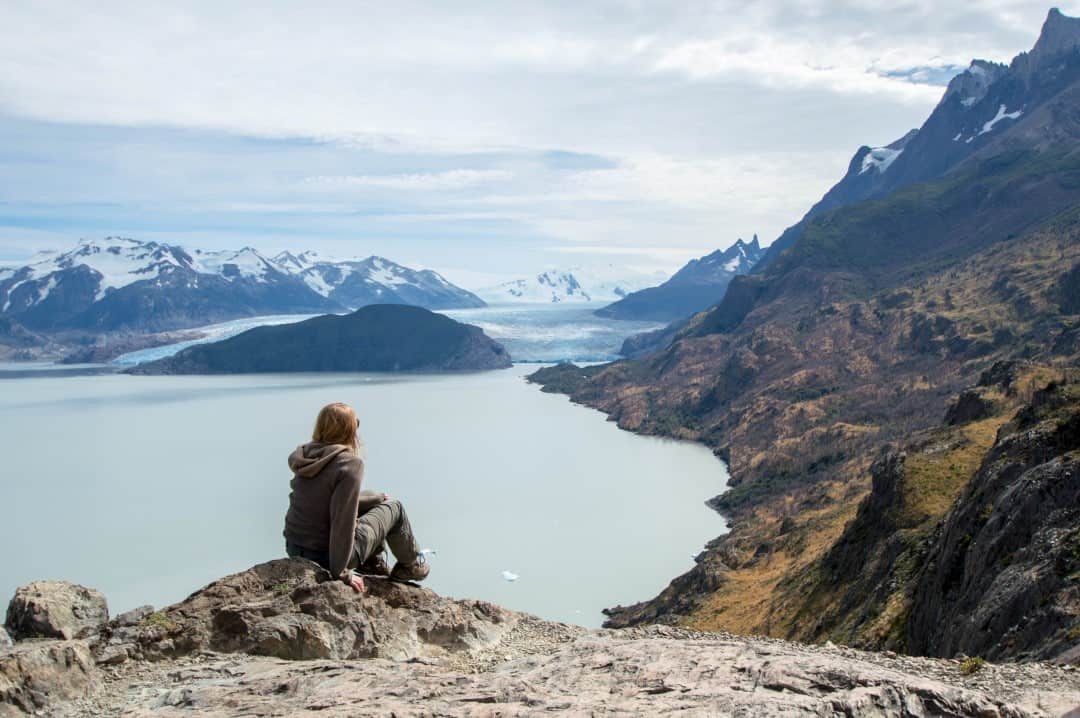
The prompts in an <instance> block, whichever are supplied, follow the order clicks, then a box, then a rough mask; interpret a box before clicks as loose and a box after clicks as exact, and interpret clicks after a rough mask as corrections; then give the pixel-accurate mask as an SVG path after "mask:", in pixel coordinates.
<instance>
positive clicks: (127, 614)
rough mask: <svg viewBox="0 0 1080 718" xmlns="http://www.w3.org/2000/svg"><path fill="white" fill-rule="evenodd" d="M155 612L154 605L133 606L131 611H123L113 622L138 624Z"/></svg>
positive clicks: (128, 624) (116, 623)
mask: <svg viewBox="0 0 1080 718" xmlns="http://www.w3.org/2000/svg"><path fill="white" fill-rule="evenodd" d="M153 613H154V607H153V606H139V607H138V608H133V609H131V610H130V611H124V612H123V613H121V614H120V615H119V616H117V617H116V618H114V619H113V624H114V625H116V626H137V625H139V622H140V621H142V620H143V619H144V618H147V617H149V616H151V615H153Z"/></svg>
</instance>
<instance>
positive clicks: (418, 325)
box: [128, 304, 510, 374]
mask: <svg viewBox="0 0 1080 718" xmlns="http://www.w3.org/2000/svg"><path fill="white" fill-rule="evenodd" d="M509 366H510V354H509V353H508V352H507V351H506V349H505V348H504V347H503V346H502V345H501V344H499V343H498V342H496V341H495V340H493V339H491V338H490V337H488V336H487V335H486V334H484V332H483V330H481V329H480V328H479V327H475V326H472V325H470V324H462V323H461V322H457V321H454V320H453V319H450V318H449V317H446V316H443V315H442V314H436V313H434V312H430V311H428V310H426V309H422V308H420V307H413V306H406V305H403V304H373V305H370V306H367V307H362V308H361V309H358V310H357V311H355V312H353V313H351V314H346V315H343V316H339V315H333V314H327V315H323V316H319V317H314V318H312V319H308V320H306V321H302V322H297V323H296V324H286V325H279V326H264V327H256V328H255V329H250V330H248V331H246V332H244V333H243V334H238V335H237V336H235V337H231V338H229V339H225V340H223V341H220V342H215V343H212V344H201V345H198V346H192V347H188V348H187V349H184V350H183V351H181V352H179V353H177V354H176V355H174V356H171V357H166V358H164V359H159V360H157V361H154V362H148V363H146V364H140V365H139V366H136V367H132V368H131V369H129V370H128V373H131V374H256V373H270V372H354V371H375V372H383V371H480V370H484V369H504V368H506V367H509Z"/></svg>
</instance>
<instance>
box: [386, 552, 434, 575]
mask: <svg viewBox="0 0 1080 718" xmlns="http://www.w3.org/2000/svg"><path fill="white" fill-rule="evenodd" d="M429 573H431V567H430V566H428V565H427V559H426V558H424V555H423V554H420V555H419V556H417V557H416V560H415V561H413V562H412V563H402V562H401V561H398V562H397V563H395V564H394V570H393V571H391V572H390V578H391V580H394V581H423V580H424V579H425V578H427V575H428V574H429Z"/></svg>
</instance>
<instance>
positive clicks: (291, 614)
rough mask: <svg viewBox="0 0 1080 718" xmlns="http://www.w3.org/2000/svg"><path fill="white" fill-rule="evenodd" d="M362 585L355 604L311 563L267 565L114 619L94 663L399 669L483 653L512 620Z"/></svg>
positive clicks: (503, 613) (397, 589)
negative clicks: (173, 660) (243, 657)
mask: <svg viewBox="0 0 1080 718" xmlns="http://www.w3.org/2000/svg"><path fill="white" fill-rule="evenodd" d="M366 583H367V589H368V590H367V593H366V594H363V595H357V594H356V593H354V592H353V590H352V589H351V588H349V587H348V586H346V585H345V584H343V583H341V582H340V581H334V580H331V579H330V574H329V573H328V572H327V571H325V570H324V569H322V568H320V567H319V566H318V565H316V564H314V563H312V562H311V561H306V560H303V559H279V560H276V561H270V562H268V563H263V564H259V565H258V566H255V567H253V568H251V569H249V570H247V571H244V572H242V573H237V574H233V575H232V576H227V577H225V578H223V579H221V580H219V581H215V582H214V583H212V584H210V585H209V586H207V587H205V588H203V589H202V590H200V591H197V592H195V593H194V594H192V595H191V596H189V597H188V598H187V599H185V600H184V601H182V602H181V603H178V604H175V605H173V606H170V607H168V608H166V609H163V610H162V611H160V612H157V613H146V612H145V611H142V613H143V614H144V615H142V616H141V617H138V618H137V620H135V621H134V622H133V621H132V620H131V619H132V618H135V617H136V616H137V614H134V613H133V614H132V615H131V616H129V615H128V614H125V615H124V616H122V617H118V619H117V620H115V621H113V622H112V623H110V624H109V625H108V626H107V627H106V628H105V630H104V631H103V632H102V640H101V641H100V642H99V643H98V645H97V646H96V647H95V654H96V655H97V657H98V660H99V661H102V662H107V663H121V662H123V661H125V660H127V659H128V658H150V659H159V658H162V657H168V656H182V655H187V654H190V653H193V652H197V651H205V650H211V651H219V652H224V653H250V654H255V655H264V656H275V657H277V658H285V659H294V660H296V659H314V658H338V659H342V658H369V657H376V656H379V657H386V658H394V659H398V660H405V659H409V658H415V657H418V656H445V655H447V654H449V653H453V652H459V651H471V650H478V649H481V648H483V647H485V646H488V645H493V644H495V643H497V642H498V641H499V639H500V638H501V637H502V636H503V635H504V634H505V633H507V632H508V631H510V630H512V629H513V628H514V626H515V624H516V623H517V622H518V620H519V619H520V614H517V613H514V612H512V611H507V610H505V609H503V608H500V607H498V606H496V605H494V604H492V603H487V602H485V601H469V600H466V601H455V600H452V599H446V598H442V597H441V596H439V595H438V594H436V593H435V592H433V591H431V590H428V589H425V588H420V587H419V586H415V585H411V584H403V583H394V582H391V581H387V580H384V579H379V578H368V579H367V580H366ZM124 624H128V625H124ZM132 624H133V625H132Z"/></svg>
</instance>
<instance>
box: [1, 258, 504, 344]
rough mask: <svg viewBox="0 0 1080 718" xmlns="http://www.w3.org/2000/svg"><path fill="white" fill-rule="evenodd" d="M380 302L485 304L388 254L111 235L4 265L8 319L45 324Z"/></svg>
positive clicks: (180, 319) (147, 322) (200, 320)
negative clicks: (327, 254) (328, 253)
mask: <svg viewBox="0 0 1080 718" xmlns="http://www.w3.org/2000/svg"><path fill="white" fill-rule="evenodd" d="M379 302H390V303H395V302H396V303H405V304H415V305H418V306H430V307H431V308H435V309H446V308H465V307H478V306H484V303H483V301H482V300H480V299H479V298H478V297H476V296H475V295H473V294H472V293H471V292H467V291H465V290H463V289H461V288H459V287H455V286H454V285H452V284H450V282H448V281H446V280H445V279H444V278H443V277H442V276H440V275H439V274H437V273H435V272H432V271H430V270H422V271H416V270H412V269H409V268H407V267H403V266H401V265H398V264H396V263H393V262H391V261H390V260H387V259H384V258H381V257H369V258H367V259H365V260H346V261H334V260H326V259H321V258H318V257H317V255H315V254H314V253H312V252H304V253H301V254H299V255H294V254H292V253H288V252H285V253H282V254H279V255H277V257H276V258H273V259H271V258H267V257H265V256H264V255H262V254H261V253H260V252H258V251H257V250H255V249H253V248H251V247H244V248H242V249H240V250H220V251H208V250H202V249H195V250H191V251H189V250H187V249H185V248H183V247H181V246H179V245H168V244H161V243H158V242H152V241H140V240H135V239H129V238H123V237H107V238H105V239H103V240H81V241H80V242H79V243H78V244H77V245H76V246H75V248H74V249H72V250H70V251H67V252H62V253H50V254H47V255H44V256H39V257H38V258H37V260H36V261H33V262H32V263H31V264H27V265H22V266H7V267H3V268H0V316H4V317H8V318H10V319H14V320H16V321H18V322H19V324H21V325H23V326H25V327H26V328H27V329H30V330H36V331H52V332H56V331H85V332H117V331H120V332H157V331H166V330H172V329H183V328H189V327H193V326H199V325H205V324H210V323H214V322H218V321H226V320H229V319H236V318H241V317H246V316H255V315H258V314H314V313H319V312H328V311H344V310H347V309H352V308H355V307H357V306H363V305H365V304H371V303H379Z"/></svg>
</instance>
